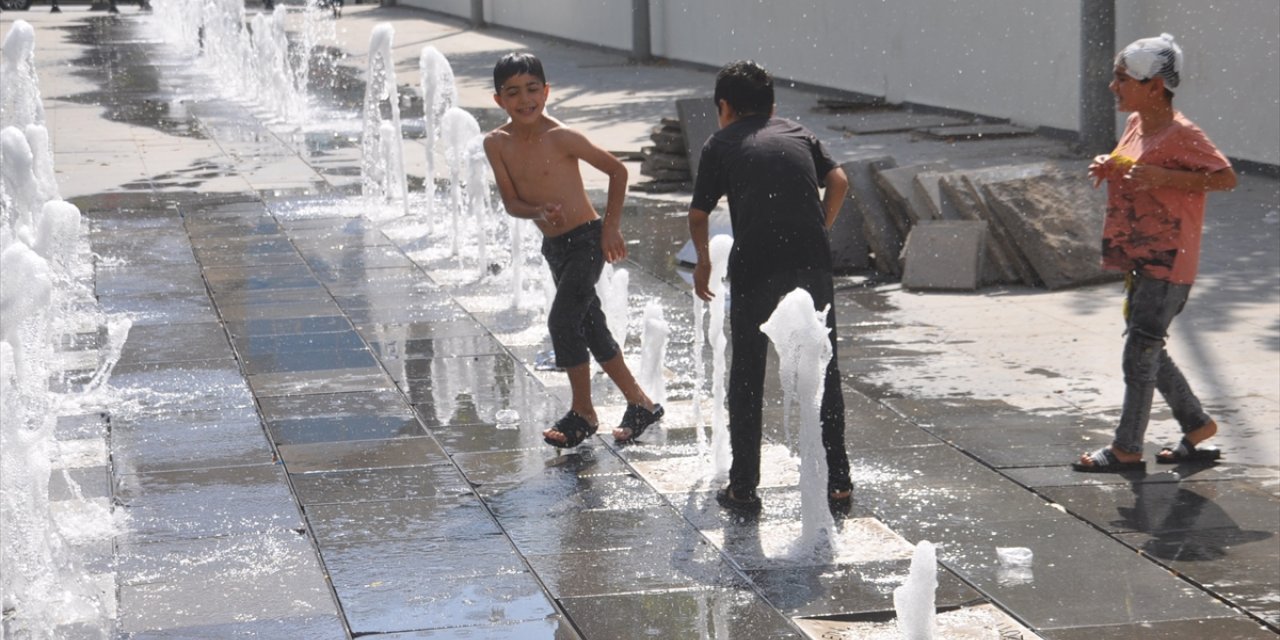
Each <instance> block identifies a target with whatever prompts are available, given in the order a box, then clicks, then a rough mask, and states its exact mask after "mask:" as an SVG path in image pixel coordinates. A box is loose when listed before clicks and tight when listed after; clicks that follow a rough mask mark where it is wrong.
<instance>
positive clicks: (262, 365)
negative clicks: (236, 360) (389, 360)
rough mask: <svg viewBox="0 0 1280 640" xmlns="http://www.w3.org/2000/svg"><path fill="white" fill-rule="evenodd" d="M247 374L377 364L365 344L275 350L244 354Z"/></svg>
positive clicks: (372, 365)
mask: <svg viewBox="0 0 1280 640" xmlns="http://www.w3.org/2000/svg"><path fill="white" fill-rule="evenodd" d="M332 335H346V334H332ZM241 356H242V362H243V363H244V369H245V373H247V374H249V375H256V374H260V373H290V372H301V371H329V370H339V369H358V368H371V367H376V366H377V360H375V359H374V357H373V353H371V352H370V351H369V350H368V349H365V348H364V347H363V346H361V347H357V348H355V349H335V350H330V351H318V350H317V351H303V350H297V351H274V352H271V353H265V354H261V355H257V354H254V355H251V354H243V353H242V354H241Z"/></svg>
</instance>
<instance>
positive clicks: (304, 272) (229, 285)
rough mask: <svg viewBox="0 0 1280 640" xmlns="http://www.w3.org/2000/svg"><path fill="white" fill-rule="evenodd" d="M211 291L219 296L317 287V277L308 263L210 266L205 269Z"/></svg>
mask: <svg viewBox="0 0 1280 640" xmlns="http://www.w3.org/2000/svg"><path fill="white" fill-rule="evenodd" d="M204 274H205V279H206V281H208V283H209V288H210V289H211V290H212V291H213V295H214V296H215V297H216V296H218V295H221V294H224V293H234V292H237V291H249V290H270V289H292V288H307V287H314V286H315V283H316V278H315V276H314V275H312V274H311V271H310V270H309V269H307V266H306V265H304V264H297V265H292V264H291V265H274V266H263V267H252V268H242V267H209V268H206V269H205V270H204Z"/></svg>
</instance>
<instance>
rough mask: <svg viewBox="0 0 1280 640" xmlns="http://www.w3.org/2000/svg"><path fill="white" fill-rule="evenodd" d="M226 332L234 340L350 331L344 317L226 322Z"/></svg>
mask: <svg viewBox="0 0 1280 640" xmlns="http://www.w3.org/2000/svg"><path fill="white" fill-rule="evenodd" d="M226 327H227V331H228V332H230V333H231V337H232V339H233V340H234V339H235V338H237V337H250V336H253V337H257V336H283V335H298V334H308V333H335V332H343V331H351V329H352V326H351V322H350V321H349V320H347V318H346V317H345V316H340V315H333V316H326V317H322V318H287V319H274V320H246V321H242V322H227V323H226Z"/></svg>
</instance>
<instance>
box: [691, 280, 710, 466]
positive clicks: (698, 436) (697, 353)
mask: <svg viewBox="0 0 1280 640" xmlns="http://www.w3.org/2000/svg"><path fill="white" fill-rule="evenodd" d="M692 294H693V434H694V439H695V440H697V442H698V455H706V453H707V442H706V438H704V437H703V431H702V389H703V387H705V386H706V384H707V382H706V377H707V368H706V367H705V366H703V360H705V358H704V357H703V354H702V351H703V348H704V347H705V345H706V337H705V335H706V332H705V331H704V329H703V323H704V322H705V320H704V319H703V318H704V317H705V316H706V315H707V313H706V307H707V303H705V302H703V301H702V298H699V297H698V293H697V292H696V291H694V292H692Z"/></svg>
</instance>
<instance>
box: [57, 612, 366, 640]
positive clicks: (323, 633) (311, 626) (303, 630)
mask: <svg viewBox="0 0 1280 640" xmlns="http://www.w3.org/2000/svg"><path fill="white" fill-rule="evenodd" d="M233 619H235V620H236V621H235V622H226V623H222V624H203V625H201V624H197V625H187V624H180V625H175V626H174V627H165V628H159V629H154V630H146V631H135V632H132V633H130V634H129V640H172V639H173V638H307V640H345V639H346V638H347V637H348V636H347V631H346V629H345V628H343V626H342V620H341V618H339V616H338V614H336V613H334V614H330V615H327V616H321V615H310V616H289V617H277V616H271V617H267V618H262V619H258V620H243V616H241V617H240V618H233ZM69 640H70V639H69Z"/></svg>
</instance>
